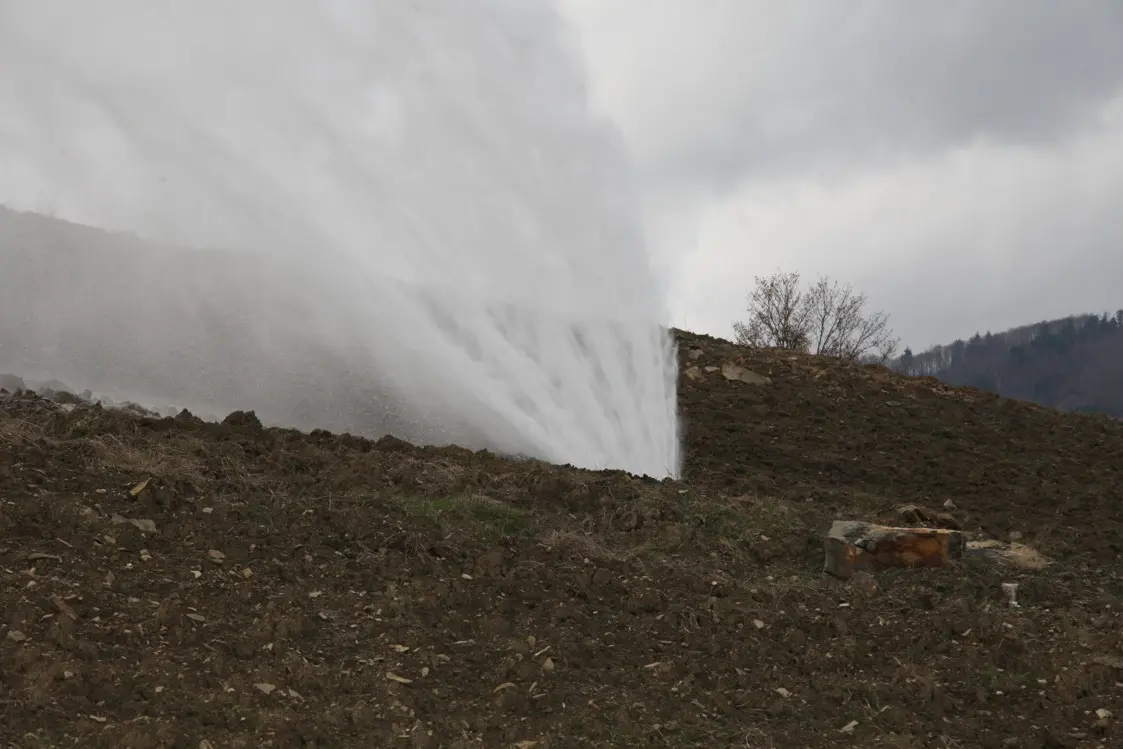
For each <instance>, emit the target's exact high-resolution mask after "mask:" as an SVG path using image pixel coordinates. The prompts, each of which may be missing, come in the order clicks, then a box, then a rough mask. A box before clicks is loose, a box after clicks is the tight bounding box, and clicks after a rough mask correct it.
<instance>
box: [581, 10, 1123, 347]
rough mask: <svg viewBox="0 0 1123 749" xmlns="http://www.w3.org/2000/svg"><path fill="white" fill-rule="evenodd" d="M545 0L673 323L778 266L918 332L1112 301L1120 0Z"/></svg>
mask: <svg viewBox="0 0 1123 749" xmlns="http://www.w3.org/2000/svg"><path fill="white" fill-rule="evenodd" d="M560 2H561V5H562V7H563V9H564V12H565V13H566V15H567V16H568V17H569V19H570V20H571V21H572V23H573V25H574V27H575V28H576V31H577V33H576V35H575V36H576V39H577V41H578V43H579V45H580V48H581V50H582V52H583V53H584V56H585V59H586V64H587V66H588V74H589V81H590V86H591V90H592V95H593V98H594V101H595V104H596V106H597V107H598V108H599V109H600V110H601V111H602V112H604V113H605V114H606V115H608V116H609V117H610V118H611V119H612V120H614V121H615V123H616V124H617V126H618V127H619V128H620V130H621V132H622V134H623V136H624V139H625V141H626V142H627V144H628V146H629V149H630V151H631V154H632V157H633V159H634V161H635V163H636V166H637V168H638V170H639V174H640V181H641V183H642V185H643V186H644V190H645V202H646V206H647V224H648V228H649V230H650V234H651V240H652V243H653V245H654V246H655V248H656V249H657V251H658V252H659V256H660V258H661V260H662V263H663V268H664V270H665V271H667V272H668V273H670V274H671V275H672V277H673V278H674V279H675V281H674V284H673V294H672V305H673V312H674V315H675V323H676V324H679V325H685V326H687V327H689V328H691V329H694V330H700V331H706V332H712V333H716V334H723V335H729V334H730V333H731V331H730V323H731V321H732V320H733V319H735V318H736V317H738V316H739V315H740V314H741V312H742V310H743V308H744V298H745V295H746V292H747V291H748V289H749V288H750V286H751V285H752V278H753V276H754V275H761V274H768V273H770V272H772V271H774V270H776V269H778V268H782V269H785V270H796V271H800V272H802V273H804V274H806V275H808V276H815V275H816V274H820V273H822V274H827V275H829V276H832V277H835V278H838V279H840V280H845V281H850V282H852V283H853V284H854V285H855V286H856V287H858V288H859V289H861V290H863V291H865V292H866V293H867V294H868V296H869V297H870V301H871V304H872V305H874V306H876V307H879V308H883V309H885V310H886V311H888V312H889V313H890V314H891V315H892V318H893V321H894V324H895V327H896V329H897V331H898V333H899V334H900V335H901V336H902V339H903V343H905V344H907V345H910V346H912V347H913V348H914V349H917V350H920V349H923V348H926V347H928V346H929V345H932V344H935V343H941V342H947V341H950V340H952V339H954V338H957V337H966V336H969V335H970V334H972V333H974V332H975V331H976V330H980V331H985V330H987V329H992V330H995V331H997V330H1001V329H1005V328H1007V327H1011V326H1015V325H1019V324H1023V323H1028V322H1034V321H1038V320H1041V319H1044V318H1052V317H1057V316H1063V315H1066V314H1070V313H1077V312H1086V311H1088V312H1094V311H1104V310H1112V311H1114V310H1116V309H1118V308H1121V307H1123V2H1115V1H1113V0H1098V1H1092V0H1065V1H1064V2H1058V1H1057V0H983V1H980V0H945V1H944V2H940V3H904V2H899V1H897V0H846V1H843V0H832V2H826V1H825V0H783V2H778V1H777V0H706V1H705V2H699V1H698V0H560Z"/></svg>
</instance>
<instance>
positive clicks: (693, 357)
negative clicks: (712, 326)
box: [688, 348, 704, 361]
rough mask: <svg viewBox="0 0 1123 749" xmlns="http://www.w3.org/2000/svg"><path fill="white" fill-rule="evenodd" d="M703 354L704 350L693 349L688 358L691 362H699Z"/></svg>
mask: <svg viewBox="0 0 1123 749" xmlns="http://www.w3.org/2000/svg"><path fill="white" fill-rule="evenodd" d="M703 353H704V352H703V351H702V349H700V348H696V349H691V350H690V353H689V354H688V356H689V357H690V361H698V360H699V359H701V358H702V354H703Z"/></svg>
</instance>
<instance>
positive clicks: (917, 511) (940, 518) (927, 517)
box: [897, 500, 962, 531]
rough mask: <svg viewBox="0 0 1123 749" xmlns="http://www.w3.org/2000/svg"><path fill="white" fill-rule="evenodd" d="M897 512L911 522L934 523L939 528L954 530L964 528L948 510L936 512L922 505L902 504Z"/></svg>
mask: <svg viewBox="0 0 1123 749" xmlns="http://www.w3.org/2000/svg"><path fill="white" fill-rule="evenodd" d="M949 501H950V500H949ZM953 506H954V505H953ZM897 514H898V515H899V516H900V517H901V520H903V521H904V522H906V523H910V524H916V525H921V524H927V525H934V526H936V527H937V528H947V529H949V530H953V531H957V530H960V529H961V528H962V526H961V525H960V523H959V521H958V520H956V518H955V516H954V515H951V514H950V513H947V512H935V511H933V510H929V509H928V508H927V507H922V506H921V505H902V506H900V507H898V508H897Z"/></svg>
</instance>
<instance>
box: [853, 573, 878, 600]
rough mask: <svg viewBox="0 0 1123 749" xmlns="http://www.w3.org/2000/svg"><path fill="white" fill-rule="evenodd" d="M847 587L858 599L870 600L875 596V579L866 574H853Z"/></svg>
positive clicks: (876, 586) (876, 589)
mask: <svg viewBox="0 0 1123 749" xmlns="http://www.w3.org/2000/svg"><path fill="white" fill-rule="evenodd" d="M847 587H848V588H850V590H852V591H853V592H854V593H855V594H856V595H857V596H858V597H860V598H865V599H870V598H873V597H874V596H876V595H877V591H878V585H877V578H875V577H874V576H873V575H871V574H870V573H868V572H861V571H859V572H855V573H854V575H853V576H852V577H851V578H850V580H849V581H848V582H847Z"/></svg>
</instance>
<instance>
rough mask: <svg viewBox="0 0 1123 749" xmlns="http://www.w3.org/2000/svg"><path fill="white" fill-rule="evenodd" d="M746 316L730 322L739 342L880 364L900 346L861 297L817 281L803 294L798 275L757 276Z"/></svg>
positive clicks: (884, 316)
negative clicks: (740, 319) (867, 311)
mask: <svg viewBox="0 0 1123 749" xmlns="http://www.w3.org/2000/svg"><path fill="white" fill-rule="evenodd" d="M755 281H756V287H755V288H754V289H753V292H752V293H751V294H750V295H749V308H748V313H749V316H748V318H747V320H745V321H744V322H740V321H738V322H735V323H733V332H734V333H735V335H736V340H737V342H738V343H741V344H745V345H748V346H755V347H773V348H782V349H788V350H792V351H805V352H811V353H814V354H820V355H823V356H835V357H838V358H840V359H849V360H851V361H859V360H861V361H872V362H876V363H878V364H884V363H885V362H887V361H889V359H890V358H892V356H893V354H894V353H896V351H897V345H898V344H899V342H900V339H898V338H897V337H896V336H894V335H893V330H892V328H890V327H889V315H888V314H886V313H885V312H880V311H879V312H873V313H869V314H867V313H866V311H865V308H866V295H865V294H860V293H858V292H856V291H854V288H853V287H852V286H851V285H850V284H844V285H843V284H839V283H838V282H837V281H831V280H829V279H827V278H820V279H819V280H818V281H816V282H815V283H814V284H813V285H812V286H810V287H809V288H807V289H806V290H804V289H802V288H801V287H800V277H799V274H798V273H775V274H773V275H772V276H770V277H768V278H763V277H761V276H757V277H756V279H755Z"/></svg>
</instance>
